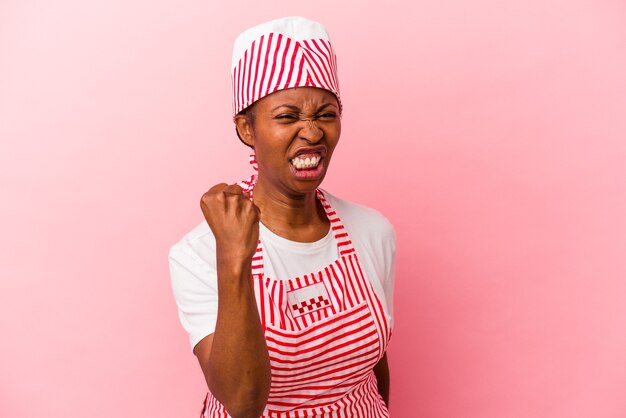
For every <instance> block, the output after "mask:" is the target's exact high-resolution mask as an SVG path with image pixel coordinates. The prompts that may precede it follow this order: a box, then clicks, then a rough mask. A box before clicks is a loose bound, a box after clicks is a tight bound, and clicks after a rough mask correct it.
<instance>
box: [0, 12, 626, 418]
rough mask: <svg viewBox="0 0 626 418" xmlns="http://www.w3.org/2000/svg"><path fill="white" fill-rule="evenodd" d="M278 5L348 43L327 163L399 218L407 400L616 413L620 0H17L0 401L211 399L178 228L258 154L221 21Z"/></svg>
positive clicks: (0, 305) (609, 417)
mask: <svg viewBox="0 0 626 418" xmlns="http://www.w3.org/2000/svg"><path fill="white" fill-rule="evenodd" d="M298 3H301V2H298ZM511 3H512V4H511ZM290 14H301V15H305V16H309V17H311V18H314V19H317V20H320V21H322V22H324V23H325V24H326V25H327V27H328V28H329V31H330V33H331V36H332V37H333V39H334V43H335V45H336V49H337V52H338V55H339V64H340V77H341V82H342V90H343V102H344V105H345V108H346V111H345V116H344V125H343V128H344V129H343V136H342V142H341V144H340V146H339V148H338V150H337V154H336V156H335V158H333V163H334V165H333V167H332V168H331V172H330V173H329V177H328V179H327V182H326V183H325V184H324V186H325V187H326V188H327V189H329V190H331V191H333V192H335V193H337V194H339V195H341V196H343V197H346V198H349V199H353V200H355V201H358V202H362V203H365V204H369V205H372V206H375V207H377V208H378V209H380V210H381V211H382V212H383V213H384V214H386V215H387V216H388V217H389V218H390V219H391V220H392V222H393V223H394V224H395V226H396V229H397V232H398V241H399V242H398V244H399V250H398V271H397V278H396V283H397V287H396V291H397V293H396V300H395V303H396V321H397V327H396V329H395V334H394V338H393V339H392V341H391V348H390V362H391V373H392V398H391V409H392V413H393V416H394V417H427V418H449V417H464V418H466V417H467V418H501V417H508V418H517V417H519V418H522V417H523V418H527V417H550V418H561V417H562V418H566V417H567V418H573V417H581V418H582V417H585V418H588V417H593V418H618V417H624V416H626V397H624V396H623V395H624V390H625V388H626V303H625V302H624V296H625V295H626V280H625V279H626V262H625V261H624V255H626V250H625V249H626V221H625V216H624V214H625V213H626V198H625V196H626V168H625V167H626V142H625V138H626V116H625V115H626V110H625V109H626V82H625V79H626V77H625V76H624V74H626V6H625V4H624V2H623V1H608V0H606V1H600V0H599V1H586V0H585V1H583V0H568V1H565V0H559V1H545V0H525V1H517V2H502V1H495V0H491V1H490V0H476V1H472V2H463V1H458V0H457V1H451V2H450V1H448V2H442V1H439V0H427V1H422V2H417V3H416V2H410V1H398V2H380V3H379V2H376V3H374V2H371V4H364V3H363V2H357V1H353V2H347V1H345V2H344V1H342V2H337V1H325V0H320V1H316V2H308V3H302V4H300V5H298V7H295V6H285V4H284V3H283V2H278V1H264V2H250V4H248V5H246V6H244V5H242V4H241V2H232V3H228V4H227V3H225V2H219V4H215V2H208V1H189V2H179V1H173V0H157V1H133V2H128V1H122V0H107V1H104V0H96V1H87V2H86V1H79V0H59V1H56V2H44V1H17V0H3V1H2V3H1V4H0V111H1V112H0V117H1V118H2V119H1V120H0V138H1V140H2V151H0V182H1V183H0V189H1V190H2V195H3V196H2V200H1V201H0V222H1V223H2V225H1V230H2V235H1V240H2V241H1V251H0V261H1V263H0V269H1V271H0V280H1V281H0V286H1V287H0V332H1V333H0V416H2V417H11V418H26V417H32V416H39V415H42V416H46V417H64V418H66V417H69V418H74V417H82V416H87V415H88V416H90V417H93V418H110V417H131V416H148V417H154V418H156V417H163V418H166V417H167V418H170V417H196V416H197V413H198V411H199V408H200V406H201V401H202V396H203V393H204V382H203V379H202V375H201V372H200V369H199V367H198V366H197V363H196V360H195V358H194V357H193V356H192V354H191V353H190V350H189V347H188V342H187V337H186V335H185V333H184V331H183V330H182V328H181V327H180V325H179V323H178V318H177V315H176V309H175V304H174V299H173V296H172V294H171V289H170V284H169V273H168V265H167V251H168V249H169V246H170V245H172V244H173V243H174V242H175V241H176V240H178V239H179V238H180V237H181V236H182V234H184V233H185V232H186V231H188V230H189V229H190V228H192V227H193V226H195V225H196V224H197V223H198V222H200V221H201V220H202V217H201V216H202V215H201V212H200V210H199V206H198V201H199V198H200V196H201V194H202V193H203V192H204V191H205V190H206V189H208V188H209V187H210V186H211V185H212V184H214V183H217V182H220V181H224V180H225V181H235V180H238V179H240V178H242V177H243V176H245V175H247V174H248V166H247V162H246V158H247V152H246V150H245V149H244V148H243V146H241V145H240V144H239V142H238V140H237V139H236V137H235V136H234V132H233V126H232V124H231V121H230V97H229V89H230V84H229V83H230V81H229V63H230V49H231V43H232V40H233V39H234V37H235V36H236V34H237V33H238V32H239V31H240V30H242V29H244V28H245V27H247V26H249V25H252V24H254V23H259V22H261V21H264V20H267V19H270V18H275V17H279V16H283V15H290Z"/></svg>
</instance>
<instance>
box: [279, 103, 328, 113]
mask: <svg viewBox="0 0 626 418" xmlns="http://www.w3.org/2000/svg"><path fill="white" fill-rule="evenodd" d="M328 106H332V107H335V108H336V107H337V106H336V105H335V104H333V103H331V102H328V103H324V104H322V105H321V106H320V107H318V108H317V112H319V111H320V110H322V109H324V108H325V107H328ZM283 107H286V108H288V109H289V110H293V111H295V112H299V111H300V108H299V107H298V106H294V105H288V104H282V105H279V106H276V107H275V108H274V109H272V110H271V111H272V112H275V111H277V110H278V109H280V108H283Z"/></svg>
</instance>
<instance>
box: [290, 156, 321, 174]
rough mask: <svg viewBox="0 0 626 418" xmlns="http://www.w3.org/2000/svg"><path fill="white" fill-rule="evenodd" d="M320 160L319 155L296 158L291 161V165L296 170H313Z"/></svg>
mask: <svg viewBox="0 0 626 418" xmlns="http://www.w3.org/2000/svg"><path fill="white" fill-rule="evenodd" d="M321 159H322V157H321V156H319V155H315V156H312V157H306V158H300V157H296V158H293V159H292V160H291V164H293V165H294V167H296V168H297V169H298V170H302V169H304V168H315V167H317V165H318V164H319V162H320V160H321Z"/></svg>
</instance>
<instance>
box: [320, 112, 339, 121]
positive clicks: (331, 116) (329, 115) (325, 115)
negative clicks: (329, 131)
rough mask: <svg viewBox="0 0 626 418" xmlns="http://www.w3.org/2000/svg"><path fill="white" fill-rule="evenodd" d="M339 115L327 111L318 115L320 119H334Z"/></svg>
mask: <svg viewBox="0 0 626 418" xmlns="http://www.w3.org/2000/svg"><path fill="white" fill-rule="evenodd" d="M336 116H337V114H336V113H335V112H326V113H322V114H321V115H319V116H318V118H319V119H326V120H329V119H334V118H335V117H336Z"/></svg>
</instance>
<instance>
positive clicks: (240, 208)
mask: <svg viewBox="0 0 626 418" xmlns="http://www.w3.org/2000/svg"><path fill="white" fill-rule="evenodd" d="M200 208H201V209H202V213H203V214H204V218H205V219H206V221H207V223H208V224H209V227H210V228H211V231H213V235H214V236H215V243H216V245H217V253H218V256H219V257H220V258H221V260H222V261H226V262H232V263H237V264H241V263H245V264H249V263H250V262H251V261H252V257H253V256H254V253H255V252H256V248H257V244H258V242H259V214H260V210H259V208H258V207H256V206H255V205H254V203H252V201H251V200H250V198H249V194H248V193H244V192H243V190H242V189H241V187H240V186H239V185H237V184H231V185H228V184H226V183H220V184H217V185H215V186H213V187H211V189H210V190H209V191H208V192H206V193H205V194H203V195H202V198H201V199H200Z"/></svg>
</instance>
